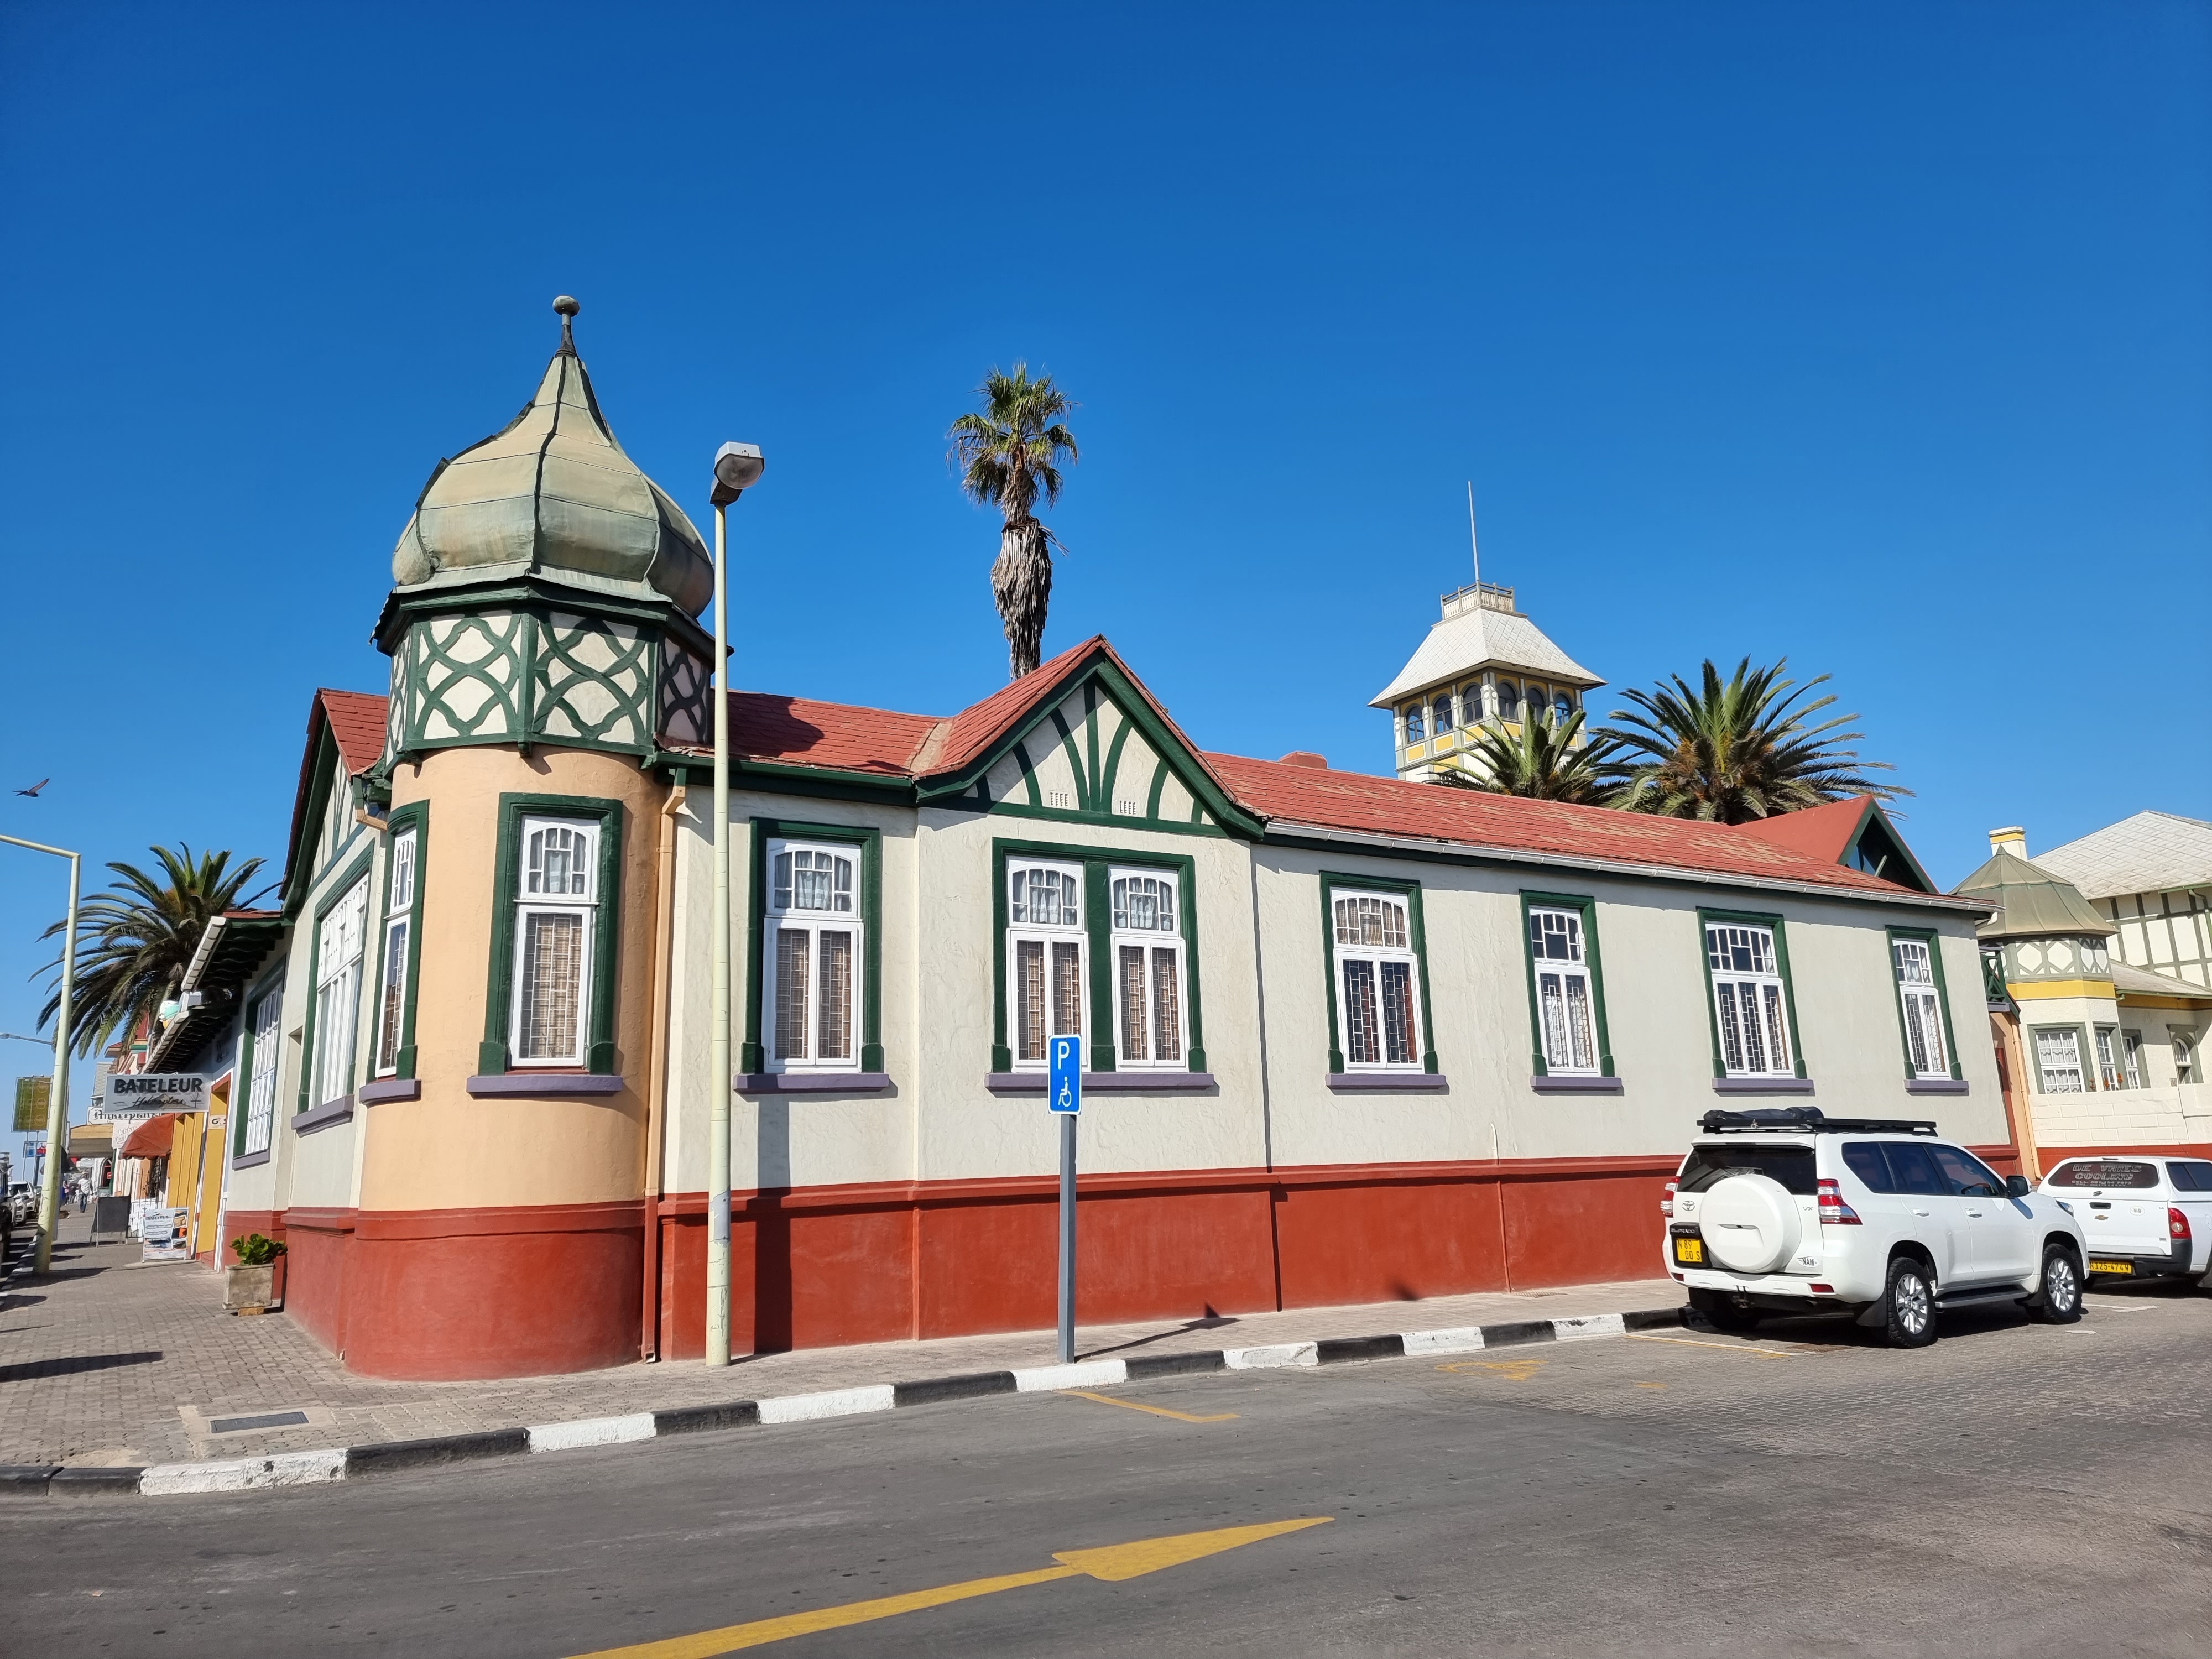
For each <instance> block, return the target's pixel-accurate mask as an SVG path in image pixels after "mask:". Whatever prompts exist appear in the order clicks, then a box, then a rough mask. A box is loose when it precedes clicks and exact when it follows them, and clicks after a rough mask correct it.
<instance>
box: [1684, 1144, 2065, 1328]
mask: <svg viewBox="0 0 2212 1659" xmlns="http://www.w3.org/2000/svg"><path fill="white" fill-rule="evenodd" d="M1699 1128H1700V1130H1701V1133H1699V1135H1698V1136H1697V1138H1696V1139H1694V1140H1693V1141H1692V1144H1691V1146H1690V1152H1689V1156H1688V1157H1686V1158H1684V1159H1683V1160H1682V1167H1681V1170H1680V1173H1679V1174H1678V1175H1677V1176H1675V1178H1674V1180H1673V1181H1672V1182H1669V1183H1668V1196H1667V1199H1666V1200H1665V1201H1664V1202H1663V1203H1662V1205H1661V1206H1660V1207H1661V1209H1662V1211H1664V1212H1666V1213H1667V1215H1668V1225H1667V1239H1666V1245H1665V1255H1666V1264H1667V1271H1668V1273H1671V1274H1672V1275H1673V1276H1674V1278H1675V1279H1679V1280H1680V1281H1681V1282H1682V1283H1683V1284H1684V1285H1687V1286H1688V1287H1689V1291H1690V1305H1691V1306H1692V1308H1694V1309H1696V1310H1698V1311H1699V1313H1702V1314H1703V1315H1705V1317H1706V1318H1707V1319H1709V1320H1710V1321H1711V1322H1712V1323H1713V1324H1715V1325H1716V1326H1718V1327H1719V1328H1721V1329H1723V1330H1732V1331H1742V1330H1749V1329H1751V1328H1753V1327H1754V1326H1756V1325H1757V1324H1758V1323H1759V1321H1760V1320H1761V1319H1762V1318H1764V1317H1765V1316H1768V1315H1770V1314H1818V1313H1848V1314H1851V1315H1854V1316H1856V1317H1857V1320H1858V1322H1859V1323H1860V1324H1862V1325H1867V1326H1873V1327H1878V1328H1881V1330H1882V1331H1883V1333H1884V1334H1886V1335H1887V1338H1888V1340H1889V1342H1890V1343H1891V1345H1892V1346H1896V1347H1902V1348H1915V1347H1920V1346H1924V1345H1925V1344H1927V1343H1929V1342H1933V1341H1934V1340H1936V1316H1937V1315H1938V1314H1939V1313H1940V1312H1941V1311H1942V1310H1944V1309H1947V1308H1957V1307H1963V1306H1966V1305H1968V1304H1975V1303H1990V1302H2005V1301H2011V1302H2018V1303H2021V1304H2022V1305H2023V1306H2025V1307H2026V1308H2027V1310H2028V1311H2029V1312H2030V1313H2031V1314H2033V1316H2035V1317H2036V1318H2038V1319H2042V1320H2045V1321H2048V1322H2051V1323H2053V1324H2071V1323H2072V1322H2074V1321H2075V1320H2078V1319H2079V1318H2081V1289H2082V1285H2083V1284H2084V1282H2085V1267H2084V1264H2085V1262H2086V1261H2087V1259H2088V1255H2089V1251H2088V1248H2087V1243H2085V1241H2084V1238H2083V1236H2082V1231H2081V1225H2080V1223H2079V1222H2078V1221H2077V1220H2076V1218H2075V1215H2074V1214H2073V1213H2072V1212H2070V1211H2069V1208H2068V1206H2066V1205H2064V1204H2062V1203H2060V1202H2059V1201H2058V1200H2057V1199H2056V1198H2053V1197H2050V1196H2047V1195H2045V1194H2038V1193H2036V1192H2035V1191H2033V1189H2032V1188H2031V1187H2030V1186H2029V1184H2028V1182H2027V1177H2025V1176H2009V1177H2007V1176H2000V1175H1998V1174H1997V1173H1996V1171H1995V1170H1991V1169H1990V1167H1989V1166H1988V1165H1987V1164H1984V1163H1983V1162H1982V1161H1981V1160H1980V1159H1979V1158H1976V1157H1974V1156H1973V1155H1972V1153H1971V1152H1967V1151H1966V1149H1965V1148H1964V1147H1961V1146H1953V1145H1951V1144H1950V1143H1948V1142H1947V1141H1944V1140H1942V1139H1937V1137H1936V1126H1935V1125H1934V1124H1933V1123H1921V1122H1903V1121H1889V1120H1885V1119H1869V1118H1831V1117H1827V1116H1826V1115H1823V1114H1822V1113H1821V1111H1820V1109H1819V1108H1817V1107H1812V1106H1793V1107H1784V1108H1779V1109H1762V1110H1757V1111H1747V1112H1728V1111H1711V1112H1708V1113H1706V1114H1705V1116H1704V1118H1703V1119H1702V1120H1700V1121H1699Z"/></svg>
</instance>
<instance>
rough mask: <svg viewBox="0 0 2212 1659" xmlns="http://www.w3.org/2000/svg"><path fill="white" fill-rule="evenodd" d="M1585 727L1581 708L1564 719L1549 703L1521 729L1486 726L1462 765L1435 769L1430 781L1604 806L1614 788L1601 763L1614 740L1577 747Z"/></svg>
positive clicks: (1473, 740) (1470, 744)
mask: <svg viewBox="0 0 2212 1659" xmlns="http://www.w3.org/2000/svg"><path fill="white" fill-rule="evenodd" d="M1582 729H1583V711H1582V710H1581V709H1579V708H1577V709H1576V710H1575V711H1574V713H1573V714H1570V715H1568V716H1567V718H1566V720H1565V721H1564V722H1562V721H1560V720H1559V719H1558V718H1557V717H1556V716H1555V715H1554V714H1553V713H1552V711H1551V710H1550V709H1548V708H1547V709H1546V710H1545V711H1544V713H1543V714H1541V715H1540V716H1537V717H1535V718H1533V719H1528V720H1522V722H1521V723H1520V726H1519V729H1518V730H1509V729H1507V728H1506V727H1504V726H1482V727H1480V728H1479V729H1478V730H1477V732H1475V735H1474V737H1473V738H1471V739H1470V740H1468V744H1467V746H1466V748H1465V749H1464V750H1462V751H1461V752H1462V754H1463V755H1464V756H1465V757H1467V758H1466V760H1464V761H1462V763H1461V765H1460V766H1459V767H1456V768H1454V769H1450V770H1449V771H1441V772H1438V773H1437V774H1435V775H1434V776H1433V777H1431V780H1430V781H1431V782H1433V783H1441V784H1446V785H1449V787H1452V788H1455V789H1480V790H1485V791H1486V792H1488V793H1491V794H1493V795H1520V796H1522V797H1524V798H1525V799H1529V800H1563V801H1567V802H1571V804H1573V805H1577V806H1601V805H1605V804H1606V796H1607V793H1609V787H1608V785H1607V782H1606V781H1605V776H1604V774H1603V772H1602V770H1601V768H1602V766H1603V763H1604V761H1605V757H1606V755H1607V752H1608V750H1609V749H1610V747H1611V745H1610V744H1607V742H1606V741H1605V739H1603V738H1597V739H1595V740H1594V741H1592V742H1590V743H1588V744H1583V745H1582V746H1581V747H1579V748H1577V746H1576V745H1575V738H1576V737H1577V735H1579V734H1580V732H1581V731H1582ZM1469 762H1471V763H1472V764H1469Z"/></svg>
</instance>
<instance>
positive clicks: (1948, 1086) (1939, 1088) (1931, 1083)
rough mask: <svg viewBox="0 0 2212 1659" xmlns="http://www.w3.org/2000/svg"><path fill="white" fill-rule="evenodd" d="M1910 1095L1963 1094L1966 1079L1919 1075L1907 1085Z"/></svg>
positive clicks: (1906, 1089) (1906, 1088) (1906, 1090)
mask: <svg viewBox="0 0 2212 1659" xmlns="http://www.w3.org/2000/svg"><path fill="white" fill-rule="evenodd" d="M1905 1093H1907V1094H1908V1095H1963V1094H1965V1093H1966V1079H1964V1078H1956V1077H1917V1078H1914V1079H1912V1081H1911V1082H1910V1083H1908V1084H1906V1085H1905Z"/></svg>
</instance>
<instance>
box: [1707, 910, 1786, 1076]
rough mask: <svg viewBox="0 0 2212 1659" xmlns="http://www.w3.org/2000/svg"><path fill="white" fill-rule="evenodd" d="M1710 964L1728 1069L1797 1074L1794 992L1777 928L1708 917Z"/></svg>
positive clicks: (1737, 1073)
mask: <svg viewBox="0 0 2212 1659" xmlns="http://www.w3.org/2000/svg"><path fill="white" fill-rule="evenodd" d="M1705 967H1706V970H1707V973H1708V975H1710V977H1711V981H1712V987H1713V1011H1714V1016H1715V1021H1716V1030H1717V1036H1718V1039H1719V1048H1720V1055H1721V1068H1722V1071H1723V1074H1724V1075H1726V1076H1729V1077H1747V1078H1784V1077H1794V1076H1796V1062H1795V1060H1793V1059H1792V1057H1791V1041H1790V1036H1791V1034H1790V1007H1789V993H1788V987H1786V986H1785V985H1784V981H1783V976H1782V969H1781V964H1780V961H1779V958H1778V954H1777V951H1776V948H1775V930H1774V928H1773V927H1765V926H1753V925H1749V924H1744V923H1736V922H1728V921H1707V922H1706V924H1705Z"/></svg>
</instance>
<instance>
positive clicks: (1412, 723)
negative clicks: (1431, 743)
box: [1406, 703, 1428, 743]
mask: <svg viewBox="0 0 2212 1659" xmlns="http://www.w3.org/2000/svg"><path fill="white" fill-rule="evenodd" d="M1427 736H1428V732H1426V731H1425V729H1424V727H1423V724H1422V716H1421V705H1420V704H1419V703H1415V704H1414V705H1413V707H1412V708H1408V709H1407V711H1406V741H1407V743H1419V742H1420V741H1421V740H1422V739H1423V738H1425V737H1427Z"/></svg>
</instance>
